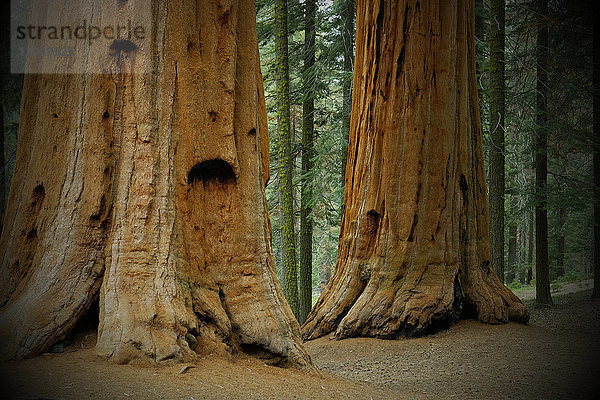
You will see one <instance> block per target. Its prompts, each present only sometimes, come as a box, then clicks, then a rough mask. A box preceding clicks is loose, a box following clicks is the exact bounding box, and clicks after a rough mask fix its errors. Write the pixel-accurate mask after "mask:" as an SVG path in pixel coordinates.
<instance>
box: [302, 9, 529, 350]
mask: <svg viewBox="0 0 600 400" xmlns="http://www.w3.org/2000/svg"><path fill="white" fill-rule="evenodd" d="M473 8H474V3H473V1H458V0H454V1H443V2H442V1H440V2H416V3H415V2H412V1H410V2H409V1H405V0H394V1H391V2H387V1H381V2H370V1H366V0H359V1H358V4H357V30H356V32H357V34H356V63H355V66H356V68H355V73H354V96H353V108H352V122H351V130H350V132H351V134H350V153H349V156H348V172H347V175H346V176H347V181H346V182H347V185H346V189H345V204H346V208H345V211H344V215H343V221H342V227H341V235H340V242H339V248H338V261H337V264H336V267H335V272H334V275H333V277H332V279H331V280H330V281H329V283H328V285H327V287H326V289H325V291H324V292H323V294H322V296H321V297H320V299H319V300H318V302H317V304H316V305H315V308H313V310H312V312H311V314H310V315H309V317H308V320H307V322H306V323H305V324H304V325H303V327H302V329H303V336H304V337H305V338H306V339H312V338H316V337H319V336H322V335H325V334H327V333H329V332H332V331H335V334H334V335H335V337H337V338H343V337H349V336H374V337H381V338H394V337H397V336H400V335H405V336H411V335H418V334H423V333H427V332H430V331H432V330H435V329H436V328H439V327H441V326H445V325H447V324H448V323H450V322H451V321H453V320H455V319H457V318H460V317H464V316H476V317H477V318H479V319H480V320H481V321H484V322H489V323H502V322H507V321H508V320H515V321H521V322H524V321H527V320H528V318H529V314H528V311H527V309H526V308H525V307H524V306H523V304H522V303H521V302H520V301H519V299H518V298H517V297H516V296H515V295H514V294H513V293H512V292H511V291H510V290H509V289H507V288H506V287H505V286H504V285H503V284H502V282H501V281H500V280H499V279H498V276H497V275H496V273H495V271H494V269H493V268H492V266H491V259H490V242H489V216H488V208H487V196H486V183H485V173H484V166H483V150H482V139H481V125H480V119H479V109H478V101H477V87H476V82H475V48H474V33H473V30H474V10H473Z"/></svg>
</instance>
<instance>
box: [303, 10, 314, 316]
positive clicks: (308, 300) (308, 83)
mask: <svg viewBox="0 0 600 400" xmlns="http://www.w3.org/2000/svg"><path fill="white" fill-rule="evenodd" d="M305 7H306V8H305V16H304V67H303V81H304V101H303V104H302V192H301V199H300V202H301V207H300V319H299V322H300V323H303V322H304V321H306V317H307V316H308V313H309V312H310V309H311V308H312V242H313V220H312V201H313V200H312V197H313V191H312V185H313V174H312V170H313V162H312V158H313V157H314V128H315V115H314V114H315V98H314V81H315V79H316V78H315V76H314V71H313V68H314V65H315V38H316V28H315V15H316V12H317V3H316V0H307V1H306V5H305Z"/></svg>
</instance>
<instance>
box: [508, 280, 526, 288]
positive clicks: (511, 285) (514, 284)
mask: <svg viewBox="0 0 600 400" xmlns="http://www.w3.org/2000/svg"><path fill="white" fill-rule="evenodd" d="M522 287H523V285H522V284H521V282H519V281H518V280H516V279H515V280H514V281H512V282H511V283H509V284H508V288H509V289H510V290H517V289H521V288H522Z"/></svg>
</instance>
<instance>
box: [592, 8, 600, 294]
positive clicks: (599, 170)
mask: <svg viewBox="0 0 600 400" xmlns="http://www.w3.org/2000/svg"><path fill="white" fill-rule="evenodd" d="M592 9H593V10H595V13H594V27H593V29H594V39H593V41H594V43H593V46H594V67H593V68H594V71H593V86H594V99H593V102H594V135H593V138H594V139H593V140H594V143H593V152H594V155H593V163H594V188H593V192H592V193H593V196H594V197H593V204H594V292H593V293H592V297H593V298H600V17H599V16H598V9H599V7H598V5H597V4H595V5H594V6H592Z"/></svg>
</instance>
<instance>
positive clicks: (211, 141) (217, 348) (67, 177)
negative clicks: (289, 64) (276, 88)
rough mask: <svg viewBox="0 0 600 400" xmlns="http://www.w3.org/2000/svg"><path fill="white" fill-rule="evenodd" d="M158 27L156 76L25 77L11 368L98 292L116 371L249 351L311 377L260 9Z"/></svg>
mask: <svg viewBox="0 0 600 400" xmlns="http://www.w3.org/2000/svg"><path fill="white" fill-rule="evenodd" d="M128 4H129V3H128ZM63 6H64V7H67V2H65V4H64V5H63ZM64 7H63V8H64ZM90 15H93V16H94V17H91V19H90V24H91V23H93V22H96V21H95V20H94V18H100V17H99V16H98V13H91V10H90ZM152 24H153V27H154V28H155V29H154V30H153V37H152V40H151V48H150V49H144V51H150V52H151V54H152V55H153V57H152V61H153V62H154V64H153V65H152V67H151V73H149V74H133V73H132V72H133V71H137V70H138V68H139V67H141V66H140V65H139V63H141V62H142V61H141V60H142V59H141V57H140V56H139V52H138V50H132V51H129V52H125V51H124V50H123V51H121V52H120V53H118V54H116V55H115V60H117V61H116V62H115V63H113V64H111V66H109V67H107V73H106V74H101V75H88V74H82V75H72V74H71V75H68V74H63V75H30V76H28V77H27V79H26V81H25V86H24V91H23V100H22V112H21V121H22V122H21V126H20V131H19V151H18V155H17V167H16V170H15V176H14V180H13V182H14V184H13V185H12V187H11V192H10V198H9V203H8V213H7V218H6V222H7V224H6V229H5V231H4V232H3V234H2V239H1V243H0V246H1V253H0V254H1V257H2V258H1V264H0V268H1V272H2V274H1V277H2V279H1V280H0V306H1V307H2V308H1V309H0V320H1V324H0V344H1V346H2V349H1V353H2V356H3V357H5V358H21V357H27V356H31V355H35V354H38V353H40V352H42V351H44V350H45V349H46V348H47V347H48V346H50V345H51V344H52V343H54V342H56V341H57V340H60V339H61V338H63V337H64V336H65V334H66V333H68V332H69V330H70V329H71V328H72V327H73V325H74V324H75V323H76V321H77V319H78V318H79V317H80V316H81V315H82V314H83V313H84V312H85V311H86V309H87V308H88V307H89V305H90V303H91V302H92V301H93V300H94V298H95V296H98V295H99V296H100V325H99V328H98V343H97V347H96V348H97V352H98V354H99V355H101V356H102V357H105V358H108V359H110V360H112V361H114V362H117V363H127V362H132V361H136V360H150V361H157V362H158V361H169V360H171V361H184V360H193V359H194V358H195V357H196V354H197V353H204V352H216V353H226V352H230V351H236V350H243V351H248V352H251V353H254V354H256V355H258V356H260V357H264V358H265V359H266V360H267V361H270V362H273V363H277V364H280V365H299V366H307V365H309V363H310V361H309V357H308V356H307V354H306V353H305V351H304V350H303V348H302V345H301V343H300V341H299V330H298V325H297V323H296V322H295V320H294V317H293V315H292V313H291V311H290V309H289V307H288V305H287V304H286V302H285V299H284V297H283V295H282V291H281V288H280V286H279V284H278V282H277V278H276V273H275V268H274V262H273V257H272V252H271V233H270V223H269V218H268V212H267V206H266V200H265V191H264V185H265V183H266V181H267V179H268V171H269V169H268V154H269V152H268V134H267V129H266V110H265V104H264V94H263V92H262V80H261V77H260V72H259V60H258V46H257V40H256V33H255V10H254V2H253V1H251V0H244V1H217V0H214V1H204V0H203V1H196V2H192V4H187V5H185V6H184V5H183V4H180V3H179V2H168V7H167V2H156V3H155V7H154V8H153V11H152Z"/></svg>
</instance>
